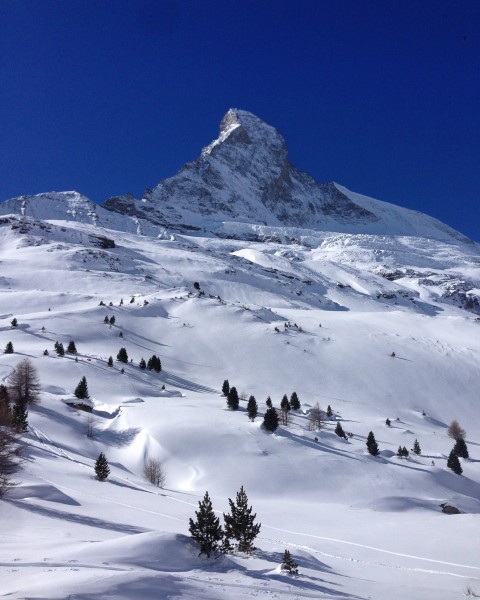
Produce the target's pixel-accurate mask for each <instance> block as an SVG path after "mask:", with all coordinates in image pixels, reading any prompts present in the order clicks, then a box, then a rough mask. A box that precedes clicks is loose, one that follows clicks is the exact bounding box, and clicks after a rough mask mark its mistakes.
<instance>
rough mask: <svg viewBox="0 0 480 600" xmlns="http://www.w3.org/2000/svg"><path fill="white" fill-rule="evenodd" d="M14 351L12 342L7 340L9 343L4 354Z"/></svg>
mask: <svg viewBox="0 0 480 600" xmlns="http://www.w3.org/2000/svg"><path fill="white" fill-rule="evenodd" d="M13 352H14V350H13V344H12V342H7V345H6V346H5V350H4V354H13Z"/></svg>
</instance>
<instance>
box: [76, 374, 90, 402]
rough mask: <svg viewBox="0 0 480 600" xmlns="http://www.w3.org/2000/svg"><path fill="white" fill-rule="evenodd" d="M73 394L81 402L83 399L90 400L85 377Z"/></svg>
mask: <svg viewBox="0 0 480 600" xmlns="http://www.w3.org/2000/svg"><path fill="white" fill-rule="evenodd" d="M74 393H75V396H76V397H77V398H79V399H80V400H83V399H84V398H90V396H89V394H88V386H87V378H86V377H85V376H83V377H82V378H81V379H80V381H79V383H78V385H77V387H76V388H75V392H74Z"/></svg>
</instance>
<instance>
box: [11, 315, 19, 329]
mask: <svg viewBox="0 0 480 600" xmlns="http://www.w3.org/2000/svg"><path fill="white" fill-rule="evenodd" d="M10 325H11V326H12V327H13V329H15V328H16V327H18V321H17V319H16V317H13V319H12V320H11V321H10Z"/></svg>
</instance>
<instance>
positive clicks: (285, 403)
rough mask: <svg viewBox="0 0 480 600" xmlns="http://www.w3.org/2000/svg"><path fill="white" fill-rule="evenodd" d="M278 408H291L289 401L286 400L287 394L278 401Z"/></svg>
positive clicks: (287, 409) (286, 409)
mask: <svg viewBox="0 0 480 600" xmlns="http://www.w3.org/2000/svg"><path fill="white" fill-rule="evenodd" d="M280 408H281V409H282V410H285V411H289V410H291V408H292V407H291V406H290V402H289V401H288V398H287V394H284V395H283V398H282V400H281V401H280Z"/></svg>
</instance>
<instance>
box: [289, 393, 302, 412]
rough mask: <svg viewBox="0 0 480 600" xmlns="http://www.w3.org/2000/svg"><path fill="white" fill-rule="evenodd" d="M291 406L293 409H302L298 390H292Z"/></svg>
mask: <svg viewBox="0 0 480 600" xmlns="http://www.w3.org/2000/svg"><path fill="white" fill-rule="evenodd" d="M290 406H291V407H292V410H300V400H299V399H298V396H297V392H292V395H291V396H290Z"/></svg>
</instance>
